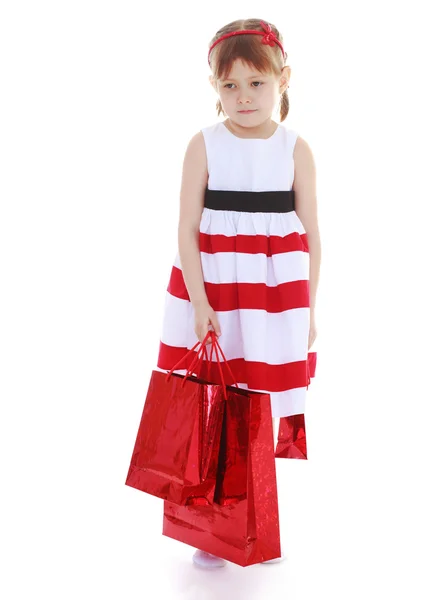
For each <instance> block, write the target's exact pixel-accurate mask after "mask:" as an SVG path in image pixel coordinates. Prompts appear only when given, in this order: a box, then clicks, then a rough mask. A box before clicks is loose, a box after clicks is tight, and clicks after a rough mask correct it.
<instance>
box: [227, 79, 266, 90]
mask: <svg viewBox="0 0 430 600" xmlns="http://www.w3.org/2000/svg"><path fill="white" fill-rule="evenodd" d="M252 83H253V84H254V83H259V84H260V85H258V86H255V87H261V86H262V85H263V82H262V81H253V82H252ZM229 85H234V83H226V84H225V86H224V87H225V88H228V86H229ZM228 89H229V90H230V89H231V88H228Z"/></svg>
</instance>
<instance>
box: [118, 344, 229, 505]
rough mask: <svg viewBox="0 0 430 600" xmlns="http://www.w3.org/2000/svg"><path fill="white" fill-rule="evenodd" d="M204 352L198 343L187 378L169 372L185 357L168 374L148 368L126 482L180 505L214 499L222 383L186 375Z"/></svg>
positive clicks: (222, 409)
mask: <svg viewBox="0 0 430 600" xmlns="http://www.w3.org/2000/svg"><path fill="white" fill-rule="evenodd" d="M198 345H199V344H196V345H195V346H194V348H192V349H191V350H190V352H189V353H188V355H190V354H192V355H194V349H195V348H196V347H197V346H198ZM188 355H186V356H185V357H184V359H186V358H187V357H188ZM205 356H206V357H207V351H206V346H205V344H202V345H201V347H200V349H199V351H198V352H197V354H196V355H195V358H194V361H192V363H191V365H190V367H189V370H188V371H187V375H186V376H182V375H179V374H176V373H173V370H174V369H175V368H177V366H178V365H179V364H180V363H181V362H182V360H184V359H182V360H181V361H180V363H178V365H175V367H173V369H171V371H170V372H169V373H168V374H167V375H166V373H163V372H161V371H153V372H152V376H151V380H150V384H149V388H148V393H147V397H146V401H145V405H144V408H143V413H142V418H141V421H140V425H139V429H138V433H137V437H136V442H135V446H134V450H133V454H132V458H131V462H130V467H129V470H128V474H127V478H126V482H125V483H126V485H128V486H130V487H134V488H136V489H138V490H141V491H143V492H146V493H148V494H151V495H153V496H157V497H159V498H162V499H164V500H169V501H171V502H174V503H177V504H181V505H186V504H199V503H202V504H211V503H212V502H213V497H214V492H215V484H216V471H217V466H218V454H219V443H220V437H221V427H222V416H223V411H224V402H225V399H224V391H223V386H221V385H215V384H211V383H208V382H207V381H205V380H203V379H200V378H196V377H193V378H189V379H188V376H189V372H191V371H192V370H193V369H196V370H198V367H199V366H201V364H202V362H203V358H204V357H205Z"/></svg>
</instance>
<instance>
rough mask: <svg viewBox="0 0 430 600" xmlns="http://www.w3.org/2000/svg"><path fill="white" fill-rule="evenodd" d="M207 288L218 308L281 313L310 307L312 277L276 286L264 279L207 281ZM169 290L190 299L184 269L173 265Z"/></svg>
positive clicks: (215, 307) (215, 306)
mask: <svg viewBox="0 0 430 600" xmlns="http://www.w3.org/2000/svg"><path fill="white" fill-rule="evenodd" d="M204 285H205V291H206V295H207V297H208V301H209V304H210V305H211V307H212V308H213V310H216V311H218V310H219V311H226V310H237V309H240V308H242V309H260V310H265V311H266V312H268V313H279V312H283V311H285V310H289V309H292V308H308V307H309V302H310V300H309V280H308V279H303V280H301V279H300V280H297V281H288V282H286V283H280V284H278V285H277V286H273V287H271V286H268V285H266V284H265V283H208V282H207V281H205V283H204ZM167 291H168V292H169V293H170V294H172V296H175V297H176V298H180V299H182V300H188V301H189V300H190V297H189V294H188V290H187V287H186V285H185V281H184V276H183V274H182V270H181V269H179V268H178V267H175V266H173V267H172V273H171V275H170V281H169V285H168V287H167Z"/></svg>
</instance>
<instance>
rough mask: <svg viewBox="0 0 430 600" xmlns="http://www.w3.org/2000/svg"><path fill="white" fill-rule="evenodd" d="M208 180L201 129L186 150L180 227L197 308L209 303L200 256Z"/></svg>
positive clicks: (189, 288) (186, 270)
mask: <svg viewBox="0 0 430 600" xmlns="http://www.w3.org/2000/svg"><path fill="white" fill-rule="evenodd" d="M207 181H208V171H207V159H206V146H205V142H204V138H203V133H202V132H201V131H200V132H199V133H197V134H196V135H195V136H194V137H193V138H191V140H190V142H189V144H188V147H187V149H186V152H185V157H184V163H183V169H182V183H181V192H180V214H179V227H178V245H179V257H180V260H181V267H182V273H183V277H184V281H185V285H186V287H187V291H188V295H189V296H190V300H191V303H192V305H193V306H194V308H198V307H201V306H206V305H208V304H209V302H208V298H207V295H206V291H205V286H204V279H203V271H202V263H201V258H200V246H199V236H200V220H201V215H202V211H203V206H204V193H205V189H206V186H207Z"/></svg>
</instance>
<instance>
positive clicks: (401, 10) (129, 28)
mask: <svg viewBox="0 0 430 600" xmlns="http://www.w3.org/2000/svg"><path fill="white" fill-rule="evenodd" d="M424 5H425V3H424V2H418V1H416V2H408V3H405V4H403V3H393V2H381V1H379V2H377V1H376V2H375V1H373V2H369V1H362V2H360V3H351V2H333V1H327V2H302V1H300V2H272V3H265V4H262V3H261V2H254V1H250V2H248V3H247V4H246V6H243V7H242V9H241V7H240V6H239V5H238V3H237V5H236V6H235V8H234V9H232V6H233V5H232V3H231V2H223V1H219V2H216V3H202V2H188V3H184V2H180V3H174V2H171V3H166V2H163V3H156V4H155V5H152V6H151V5H150V4H144V3H143V2H129V1H126V0H123V1H122V2H119V1H116V2H115V1H104V2H96V1H94V0H86V1H85V2H82V1H79V0H75V1H74V2H71V1H70V2H66V1H62V2H59V1H57V2H53V1H52V2H47V1H39V2H22V1H19V0H14V1H12V0H5V1H4V2H2V4H1V9H0V65H1V67H0V68H1V71H0V86H1V94H0V104H1V106H0V124H1V131H0V145H1V164H0V169H1V172H0V185H1V189H0V193H1V213H0V261H1V262H0V266H1V272H0V277H1V280H0V285H1V295H0V319H1V330H0V345H1V356H0V375H1V381H0V383H1V390H0V392H1V424H0V427H1V429H0V441H1V483H2V493H1V523H0V525H1V545H2V547H3V551H4V554H3V559H2V561H1V571H2V575H1V582H0V586H1V588H4V589H2V590H0V591H1V596H2V598H5V600H15V599H26V600H27V599H28V598H39V597H40V598H44V599H45V600H48V599H49V600H51V599H55V600H57V599H61V600H66V599H69V598H73V599H75V598H81V599H83V600H87V599H88V600H90V599H91V600H93V599H99V598H100V599H103V600H108V599H109V600H110V599H118V600H119V599H121V600H124V599H126V598H127V599H131V598H133V599H134V598H156V599H158V598H160V599H161V598H162V599H163V600H165V599H172V600H173V599H176V598H181V599H187V600H197V599H199V600H201V599H204V600H206V599H208V600H218V599H220V598H226V599H230V598H235V600H237V599H244V600H245V599H246V600H254V599H260V598H288V599H289V600H298V599H306V600H308V599H309V600H315V599H316V598H326V597H327V598H331V600H344V599H345V598H348V600H355V599H360V600H361V599H362V598H366V599H371V600H373V599H375V600H376V599H378V600H379V599H380V598H388V597H390V598H412V597H413V598H414V599H415V600H424V599H427V600H428V598H429V595H430V586H429V584H428V579H427V577H426V576H425V573H428V562H429V558H430V557H429V542H428V539H429V533H430V531H429V529H430V528H429V517H428V506H429V500H430V498H429V493H428V487H427V485H428V472H429V467H428V463H429V458H430V453H429V441H428V440H429V434H428V430H429V414H430V412H429V400H430V398H429V390H428V382H427V374H428V360H427V359H428V344H427V339H428V335H429V321H428V307H429V300H430V298H429V293H428V265H427V263H428V258H429V252H428V248H427V243H428V238H427V235H428V218H429V200H430V198H429V183H428V162H429V145H428V139H429V137H428V136H429V118H428V106H429V95H428V89H429V88H428V56H429V52H428V51H429V48H428V45H427V40H428V22H427V21H426V19H425V18H424V13H423V8H424ZM241 17H258V18H264V19H267V20H269V21H271V22H273V23H275V24H276V25H277V27H278V28H279V29H280V30H281V32H282V34H283V37H284V46H285V50H286V51H287V53H288V61H287V64H289V65H290V66H291V67H292V75H291V80H290V88H289V95H290V113H289V115H288V117H287V120H286V121H284V124H285V125H287V126H288V127H291V128H293V129H296V130H297V131H298V132H299V133H300V135H301V136H302V137H304V138H305V139H306V140H307V142H308V143H309V145H310V146H311V148H312V150H313V153H314V157H315V161H316V165H317V186H318V207H319V223H320V231H321V239H322V253H323V254H322V264H321V275H320V285H319V291H318V297H317V308H316V317H317V328H318V338H317V342H316V344H318V346H317V347H318V365H317V377H316V379H315V380H314V381H313V382H312V386H311V388H310V391H309V400H308V404H307V412H306V426H307V438H308V453H309V460H308V461H303V460H302V461H300V460H284V461H282V460H278V463H277V468H278V478H279V488H280V515H281V524H282V528H283V533H284V535H285V546H284V547H285V550H286V553H287V555H288V560H287V561H285V562H284V563H281V564H279V565H271V566H266V567H264V566H258V565H257V566H254V567H248V568H241V567H237V566H236V565H233V564H229V565H228V566H227V568H225V569H222V570H219V571H216V572H206V571H201V570H198V569H197V568H196V567H193V565H192V563H191V555H192V552H193V549H192V548H191V547H190V546H186V545H184V544H181V543H179V542H176V541H173V540H171V539H168V538H166V537H164V536H162V535H161V527H162V502H161V501H159V500H158V499H156V498H153V497H151V496H148V495H146V494H143V493H141V492H139V491H137V490H135V489H132V488H130V487H128V486H126V485H125V483H124V482H125V477H126V474H127V470H128V466H129V461H130V458H131V452H132V449H133V445H134V441H135V435H136V432H137V427H138V423H139V420H140V416H141V412H142V407H143V403H144V399H145V395H146V390H147V385H148V382H149V377H150V374H151V370H152V369H153V368H154V366H155V361H156V358H157V354H158V343H159V335H160V332H161V319H162V310H163V303H164V295H165V289H166V286H167V282H168V277H169V275H170V269H171V264H172V260H173V258H174V254H175V252H176V244H177V238H176V235H177V218H178V209H179V187H180V176H181V169H182V160H183V154H184V151H185V148H186V145H187V144H188V141H189V139H190V138H191V137H192V136H193V135H194V134H195V133H196V132H197V131H199V129H201V128H202V127H204V126H207V125H210V124H212V123H214V122H216V121H217V120H218V119H221V118H222V116H221V117H219V118H218V117H217V115H216V112H215V104H216V99H217V98H216V94H215V92H214V90H213V89H212V88H211V87H210V85H209V83H208V76H209V68H208V65H207V60H206V57H207V50H208V45H209V41H210V39H211V38H212V36H213V35H214V34H215V33H216V31H217V30H218V29H219V28H220V27H221V26H223V25H224V24H225V23H227V22H229V21H232V20H234V19H237V18H241Z"/></svg>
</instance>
